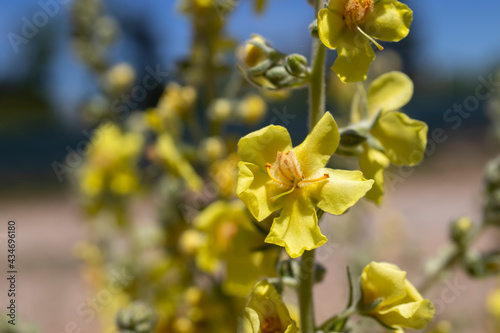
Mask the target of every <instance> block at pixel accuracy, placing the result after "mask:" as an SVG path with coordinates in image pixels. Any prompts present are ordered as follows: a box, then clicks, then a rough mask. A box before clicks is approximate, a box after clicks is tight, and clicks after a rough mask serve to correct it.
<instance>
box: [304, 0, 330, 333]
mask: <svg viewBox="0 0 500 333" xmlns="http://www.w3.org/2000/svg"><path fill="white" fill-rule="evenodd" d="M322 2H323V1H320V0H315V2H314V12H315V16H317V15H318V11H319V7H320V3H322ZM325 56H326V50H325V46H324V45H323V44H322V43H321V41H320V40H319V39H318V38H314V40H313V47H312V56H311V75H310V77H309V80H310V82H309V129H310V130H312V128H313V127H314V125H316V124H317V123H318V121H319V120H320V119H321V117H322V116H323V114H324V113H325ZM314 268H315V264H314V250H311V251H305V252H304V254H303V255H302V260H301V262H300V272H299V289H298V292H299V304H300V331H301V332H302V333H314V329H315V323H314V301H313V293H312V291H313V284H314Z"/></svg>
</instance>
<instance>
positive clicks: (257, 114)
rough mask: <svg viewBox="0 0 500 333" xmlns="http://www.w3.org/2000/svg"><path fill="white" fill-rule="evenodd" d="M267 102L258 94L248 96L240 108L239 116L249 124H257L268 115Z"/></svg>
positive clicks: (240, 104)
mask: <svg viewBox="0 0 500 333" xmlns="http://www.w3.org/2000/svg"><path fill="white" fill-rule="evenodd" d="M266 111H267V105H266V102H265V101H264V100H263V99H262V97H260V96H259V95H257V94H251V95H248V96H246V97H245V98H244V99H243V100H242V101H241V102H240V103H239V106H238V112H239V116H240V117H241V118H242V119H243V121H244V122H246V123H248V124H256V123H258V122H259V121H261V120H262V119H263V118H264V116H265V115H266Z"/></svg>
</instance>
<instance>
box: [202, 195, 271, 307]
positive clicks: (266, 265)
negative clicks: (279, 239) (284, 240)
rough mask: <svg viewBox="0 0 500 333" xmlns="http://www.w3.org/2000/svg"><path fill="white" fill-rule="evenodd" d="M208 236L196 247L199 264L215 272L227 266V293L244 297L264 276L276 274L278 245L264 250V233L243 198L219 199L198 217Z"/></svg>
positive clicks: (208, 270) (203, 230)
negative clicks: (229, 200)
mask: <svg viewBox="0 0 500 333" xmlns="http://www.w3.org/2000/svg"><path fill="white" fill-rule="evenodd" d="M194 225H195V227H196V229H198V230H199V231H200V232H202V233H203V235H204V237H205V239H204V242H203V243H202V244H200V246H199V247H198V249H197V254H196V263H197V265H198V266H199V267H200V268H201V269H202V270H204V271H206V272H209V273H216V272H217V271H219V270H220V269H221V268H222V267H224V266H225V271H226V277H225V281H224V284H223V286H224V289H225V290H226V292H228V293H231V294H234V295H239V296H242V297H245V296H247V295H248V292H249V291H250V289H251V288H252V287H253V285H254V284H255V283H256V282H257V281H258V280H259V278H260V277H262V276H275V275H276V272H275V268H276V263H277V261H278V256H279V253H280V250H281V249H280V248H278V247H271V246H270V247H268V248H267V249H262V247H263V245H265V243H264V238H265V234H264V233H263V232H262V231H260V230H258V229H257V227H256V226H255V225H254V224H253V223H252V221H251V217H250V215H249V214H248V213H247V211H246V209H245V206H244V205H243V204H242V203H241V201H232V202H225V201H217V202H215V203H213V204H211V205H210V206H208V207H207V208H205V209H204V210H203V211H202V212H201V213H200V214H199V215H198V216H197V217H196V219H195V221H194Z"/></svg>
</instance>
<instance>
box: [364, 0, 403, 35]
mask: <svg viewBox="0 0 500 333" xmlns="http://www.w3.org/2000/svg"><path fill="white" fill-rule="evenodd" d="M412 20H413V12H412V11H411V9H410V8H408V6H407V5H405V4H402V3H401V2H399V1H395V0H381V1H379V2H377V3H376V4H375V7H374V8H373V12H371V13H370V14H369V15H368V16H367V17H366V18H365V19H364V20H363V21H362V22H360V24H359V26H360V27H361V29H363V31H365V32H366V33H367V34H368V35H370V36H371V37H373V38H376V39H380V40H384V41H387V42H398V41H400V40H401V39H403V38H405V37H406V36H408V33H409V32H410V25H411V22H412Z"/></svg>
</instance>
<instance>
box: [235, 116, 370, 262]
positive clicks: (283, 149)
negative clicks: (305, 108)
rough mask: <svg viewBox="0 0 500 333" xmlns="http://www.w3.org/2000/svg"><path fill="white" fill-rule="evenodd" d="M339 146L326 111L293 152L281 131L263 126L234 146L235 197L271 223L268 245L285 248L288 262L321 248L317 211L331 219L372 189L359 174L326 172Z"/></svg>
mask: <svg viewBox="0 0 500 333" xmlns="http://www.w3.org/2000/svg"><path fill="white" fill-rule="evenodd" d="M338 144H339V131H338V128H337V124H336V123H335V120H334V119H333V117H332V115H331V114H330V113H329V112H327V113H326V114H325V115H324V116H323V117H322V118H321V120H320V121H319V122H318V124H316V126H315V127H314V129H313V130H312V131H311V133H310V134H309V135H308V136H307V138H306V139H305V140H304V142H303V143H302V144H300V145H299V146H297V147H295V148H293V147H292V141H291V139H290V135H289V134H288V131H287V130H286V128H284V127H281V126H274V125H271V126H268V127H265V128H263V129H261V130H258V131H256V132H253V133H250V134H248V135H247V136H245V137H243V138H242V139H241V140H240V141H239V143H238V155H239V156H240V158H241V160H242V161H241V162H239V164H238V168H239V173H238V185H237V190H236V194H237V195H238V197H239V198H240V199H241V200H242V201H243V202H244V203H245V204H246V205H247V207H248V209H249V210H250V212H251V213H252V214H253V216H254V217H255V218H256V219H257V220H258V221H262V220H263V219H265V218H266V217H268V216H269V215H270V214H271V213H272V212H275V211H277V210H279V209H282V211H281V214H280V216H279V217H277V218H275V219H274V222H273V224H272V227H271V231H270V233H269V235H268V236H267V238H266V242H267V243H272V244H276V245H279V246H284V247H285V248H286V251H287V252H288V254H289V255H290V256H291V257H292V258H296V257H298V256H300V255H302V253H303V252H304V251H305V250H312V249H315V248H317V247H319V246H321V245H323V244H324V243H326V241H327V239H326V237H325V236H324V235H323V234H322V233H321V230H320V229H319V227H318V218H317V215H316V206H318V207H319V208H320V209H322V210H324V211H326V212H328V213H331V214H335V215H339V214H342V213H343V212H345V211H346V209H348V208H349V207H351V206H353V205H354V204H355V203H356V202H357V201H358V200H359V199H360V198H362V197H363V196H364V195H365V193H366V192H367V191H368V190H369V189H370V188H371V187H372V184H373V180H366V179H365V178H364V177H363V175H362V173H361V172H359V171H346V170H332V169H328V168H325V165H326V163H327V162H328V160H329V159H330V156H331V155H332V154H333V153H334V152H335V150H336V149H337V146H338Z"/></svg>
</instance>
